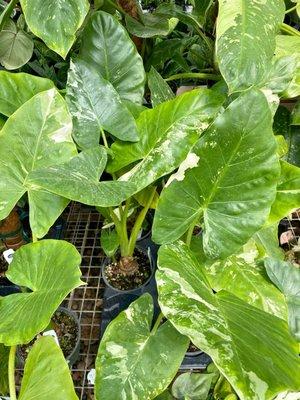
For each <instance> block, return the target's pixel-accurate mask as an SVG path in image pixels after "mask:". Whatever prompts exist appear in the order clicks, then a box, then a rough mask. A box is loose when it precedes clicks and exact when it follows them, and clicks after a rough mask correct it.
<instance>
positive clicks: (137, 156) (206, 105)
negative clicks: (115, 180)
mask: <svg viewBox="0 0 300 400" xmlns="http://www.w3.org/2000/svg"><path fill="white" fill-rule="evenodd" d="M222 102H223V97H222V96H220V95H218V94H215V93H214V92H212V91H210V90H208V89H198V90H193V91H191V92H188V93H185V94H183V95H182V96H179V97H177V98H175V99H174V100H170V101H168V102H165V103H163V104H161V105H159V106H158V107H156V108H154V109H152V110H147V111H144V112H143V113H142V114H141V115H140V117H139V118H138V120H137V127H138V133H139V137H140V140H139V141H138V142H137V143H134V144H127V143H121V142H116V143H114V144H113V146H112V150H113V152H114V158H113V160H112V162H111V163H110V164H109V167H108V170H109V171H110V172H114V171H118V170H119V169H121V168H123V167H125V166H127V165H129V164H132V163H133V162H136V161H139V163H138V164H137V165H136V166H135V167H134V168H132V169H131V170H130V171H129V172H128V173H127V174H126V175H123V176H122V177H121V178H120V179H121V180H122V181H129V182H132V183H134V184H135V185H136V187H137V188H138V189H139V190H142V189H143V188H144V187H146V186H148V185H149V184H151V183H152V182H154V181H155V180H156V179H158V178H160V177H161V176H163V175H166V174H168V173H170V172H172V171H173V170H174V169H175V168H177V167H178V166H179V164H180V163H181V162H182V161H183V160H184V159H185V158H186V156H187V154H188V152H189V151H190V149H191V148H192V147H193V145H194V144H195V142H196V141H197V139H198V138H199V136H200V135H201V133H203V131H204V130H205V129H206V128H207V127H208V125H209V124H210V122H211V121H212V120H213V118H214V117H215V116H216V114H217V113H218V111H219V110H220V107H221V105H222Z"/></svg>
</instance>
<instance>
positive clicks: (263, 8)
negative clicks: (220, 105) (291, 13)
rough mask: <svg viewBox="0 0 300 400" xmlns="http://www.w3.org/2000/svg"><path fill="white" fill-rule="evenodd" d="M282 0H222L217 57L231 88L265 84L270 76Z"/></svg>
mask: <svg viewBox="0 0 300 400" xmlns="http://www.w3.org/2000/svg"><path fill="white" fill-rule="evenodd" d="M284 12H285V6H284V2H283V1H282V0H267V1H266V0H251V1H248V0H234V1H228V0H220V1H219V15H218V20H217V42H216V46H217V47H216V51H217V60H218V62H219V68H220V71H221V73H222V75H223V77H224V79H225V81H226V82H227V84H228V86H229V90H230V92H235V91H241V90H246V89H248V88H249V87H252V86H256V87H262V86H264V84H265V82H266V81H267V80H268V76H269V71H270V69H271V64H272V58H273V55H274V50H275V35H276V32H277V27H278V25H279V23H281V22H282V21H283V18H284Z"/></svg>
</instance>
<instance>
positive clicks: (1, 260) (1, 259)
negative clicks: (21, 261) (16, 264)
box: [0, 254, 8, 277]
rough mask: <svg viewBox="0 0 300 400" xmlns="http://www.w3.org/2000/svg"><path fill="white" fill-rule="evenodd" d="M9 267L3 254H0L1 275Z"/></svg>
mask: <svg viewBox="0 0 300 400" xmlns="http://www.w3.org/2000/svg"><path fill="white" fill-rule="evenodd" d="M7 268H8V264H7V262H6V261H5V259H4V257H3V254H0V277H1V276H4V275H5V272H6V271H7Z"/></svg>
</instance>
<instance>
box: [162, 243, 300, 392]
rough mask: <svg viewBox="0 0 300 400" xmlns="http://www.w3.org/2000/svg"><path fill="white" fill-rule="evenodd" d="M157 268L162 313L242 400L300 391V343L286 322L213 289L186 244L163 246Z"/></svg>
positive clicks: (227, 293) (225, 292)
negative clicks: (210, 363) (299, 353)
mask: <svg viewBox="0 0 300 400" xmlns="http://www.w3.org/2000/svg"><path fill="white" fill-rule="evenodd" d="M158 267H159V270H158V272H157V274H156V278H157V284H158V292H159V304H160V307H161V310H162V312H163V314H164V315H165V316H166V317H167V318H168V320H169V321H170V322H171V323H172V324H173V325H174V326H175V328H176V329H177V330H178V331H179V332H181V333H182V334H183V335H187V336H188V337H189V338H190V340H191V341H192V342H193V344H194V345H195V346H197V347H198V348H200V349H202V350H203V351H205V352H206V353H207V354H209V355H210V356H211V358H212V359H213V361H214V363H215V365H216V366H217V367H218V369H219V370H220V372H221V373H222V374H223V375H224V376H225V377H226V379H227V380H228V381H229V382H230V384H231V385H232V386H233V388H234V390H235V391H236V393H237V395H238V396H239V398H240V399H241V400H250V399H251V400H256V399H262V400H263V399H264V400H267V399H272V398H274V397H275V395H276V394H278V393H280V392H283V391H284V390H291V391H293V390H295V391H298V390H299V385H300V360H299V357H298V344H297V342H296V341H295V340H294V338H293V337H292V335H291V334H290V333H289V329H288V325H287V323H286V321H284V320H282V319H280V318H277V317H275V316H273V315H271V314H269V313H266V312H264V311H262V310H260V309H258V308H256V307H253V306H251V305H249V304H247V303H246V302H244V301H243V300H241V299H240V298H238V297H236V296H234V295H233V294H231V293H229V292H227V291H225V290H222V291H220V292H218V293H214V292H213V291H212V289H211V288H210V287H209V285H207V283H206V282H207V281H206V279H205V273H204V271H203V268H202V266H201V265H200V264H199V263H198V260H197V258H195V256H194V255H193V254H192V253H191V251H190V250H189V248H188V247H187V246H186V245H185V244H183V243H181V242H179V243H178V242H177V243H173V244H170V245H165V246H163V247H161V248H160V250H159V257H158ZM270 365H272V368H270Z"/></svg>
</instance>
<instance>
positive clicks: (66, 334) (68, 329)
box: [20, 310, 78, 361]
mask: <svg viewBox="0 0 300 400" xmlns="http://www.w3.org/2000/svg"><path fill="white" fill-rule="evenodd" d="M51 329H53V330H54V331H55V332H56V334H57V337H58V341H59V345H60V348H61V350H62V352H63V354H64V356H65V358H68V357H69V356H70V355H71V353H72V351H73V350H74V349H75V347H76V343H77V337H78V327H77V324H76V321H75V320H74V319H73V318H72V317H71V316H70V315H68V314H66V313H64V312H63V311H60V310H57V311H56V312H55V314H54V315H53V317H52V319H51V323H50V325H49V328H47V329H46V330H51ZM36 339H37V338H35V339H33V340H32V341H31V342H30V343H28V344H26V345H23V346H20V353H21V356H22V358H23V360H24V361H25V360H26V358H27V355H28V353H29V351H30V350H31V348H32V346H33V345H34V342H35V341H36Z"/></svg>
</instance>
